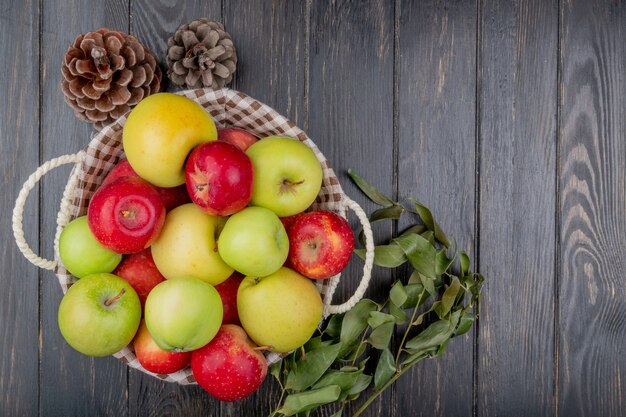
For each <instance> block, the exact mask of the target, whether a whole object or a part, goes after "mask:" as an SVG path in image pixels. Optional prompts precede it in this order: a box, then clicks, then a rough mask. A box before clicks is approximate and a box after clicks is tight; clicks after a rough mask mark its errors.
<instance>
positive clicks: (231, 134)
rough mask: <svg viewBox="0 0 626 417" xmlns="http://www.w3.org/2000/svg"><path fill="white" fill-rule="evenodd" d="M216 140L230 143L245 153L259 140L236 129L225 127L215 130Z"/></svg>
mask: <svg viewBox="0 0 626 417" xmlns="http://www.w3.org/2000/svg"><path fill="white" fill-rule="evenodd" d="M217 140H221V141H224V142H228V143H232V144H233V145H236V146H237V147H239V148H240V149H241V150H242V151H244V152H245V151H246V149H248V148H249V147H250V146H251V145H252V144H253V143H254V142H256V141H257V140H259V138H257V137H256V136H254V135H253V134H251V133H248V132H246V131H245V130H243V129H239V128H238V127H227V128H224V129H217Z"/></svg>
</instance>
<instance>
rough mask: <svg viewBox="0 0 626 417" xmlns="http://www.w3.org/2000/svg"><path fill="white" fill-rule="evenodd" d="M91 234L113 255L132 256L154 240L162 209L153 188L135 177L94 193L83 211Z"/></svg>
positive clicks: (115, 182) (161, 217)
mask: <svg viewBox="0 0 626 417" xmlns="http://www.w3.org/2000/svg"><path fill="white" fill-rule="evenodd" d="M87 220H88V222H89V228H90V229H91V231H92V233H93V234H94V236H95V237H96V239H97V240H98V242H100V243H101V244H102V245H103V246H104V247H107V248H109V249H111V250H112V251H114V252H117V253H123V254H129V253H136V252H139V251H141V250H142V249H145V248H147V247H148V246H150V244H152V242H153V241H154V240H155V239H156V238H157V236H158V235H159V233H160V232H161V228H162V227H163V223H164V221H165V207H164V206H163V202H162V201H161V198H160V197H159V194H158V193H157V192H156V191H155V190H154V188H153V187H152V186H151V185H150V184H148V183H147V182H145V181H144V180H142V179H141V178H136V177H123V178H118V179H116V180H115V181H111V182H110V183H109V184H106V185H105V186H103V187H100V188H98V190H97V191H96V192H95V193H94V195H93V197H92V198H91V201H90V203H89V207H88V209H87Z"/></svg>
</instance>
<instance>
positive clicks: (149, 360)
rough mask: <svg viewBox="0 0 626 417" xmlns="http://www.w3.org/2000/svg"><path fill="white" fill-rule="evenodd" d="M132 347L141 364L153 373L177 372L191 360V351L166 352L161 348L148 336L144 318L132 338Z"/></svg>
mask: <svg viewBox="0 0 626 417" xmlns="http://www.w3.org/2000/svg"><path fill="white" fill-rule="evenodd" d="M133 347H134V349H135V355H136V356H137V359H138V360H139V363H140V364H141V366H143V367H144V369H146V370H147V371H150V372H154V373H155V374H171V373H172V372H178V371H180V370H181V369H184V368H186V367H187V366H189V363H190V361H191V352H168V351H166V350H163V349H161V348H160V347H159V345H157V344H156V342H155V341H154V339H153V338H152V336H150V332H149V331H148V327H147V326H146V322H145V321H144V320H142V321H141V324H140V325H139V330H137V334H136V335H135V338H134V339H133Z"/></svg>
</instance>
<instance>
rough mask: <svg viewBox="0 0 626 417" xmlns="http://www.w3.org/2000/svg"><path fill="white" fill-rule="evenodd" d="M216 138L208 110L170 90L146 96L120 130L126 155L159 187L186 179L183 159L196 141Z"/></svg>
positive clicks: (137, 170)
mask: <svg viewBox="0 0 626 417" xmlns="http://www.w3.org/2000/svg"><path fill="white" fill-rule="evenodd" d="M216 139H217V128H216V127H215V123H214V122H213V119H212V118H211V116H210V115H209V113H208V112H207V111H206V110H204V108H202V106H200V105H199V104H198V103H196V102H195V101H193V100H191V99H188V98H186V97H183V96H179V95H177V94H172V93H158V94H153V95H151V96H148V97H146V98H145V99H143V100H141V101H140V102H139V104H138V105H137V106H136V107H135V108H134V109H133V110H132V111H131V112H130V114H129V115H128V120H126V124H125V125H124V130H123V132H122V142H123V146H124V152H125V153H126V158H127V159H128V162H129V163H130V165H131V167H132V168H133V169H134V170H135V172H137V174H138V175H139V176H140V177H141V178H143V179H144V180H146V181H148V182H150V183H152V184H154V185H157V186H159V187H175V186H177V185H181V184H184V183H185V171H184V170H185V159H186V158H187V155H189V153H190V152H191V150H192V149H193V148H195V147H196V146H197V145H199V144H201V143H204V142H210V141H212V140H216Z"/></svg>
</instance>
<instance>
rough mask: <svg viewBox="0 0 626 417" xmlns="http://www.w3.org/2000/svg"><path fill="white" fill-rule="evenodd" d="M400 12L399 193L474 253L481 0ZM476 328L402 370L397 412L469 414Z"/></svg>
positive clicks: (417, 5) (416, 5)
mask: <svg viewBox="0 0 626 417" xmlns="http://www.w3.org/2000/svg"><path fill="white" fill-rule="evenodd" d="M399 13H400V28H399V30H400V31H399V57H398V65H399V88H398V124H399V128H398V189H399V194H400V197H415V198H417V199H418V200H420V201H421V202H422V203H423V204H425V205H427V206H429V207H430V209H431V210H432V212H433V215H434V216H435V217H436V218H437V219H438V220H439V223H440V225H441V226H442V228H444V230H445V231H446V233H447V234H448V236H450V237H454V238H455V239H456V241H457V243H458V246H459V248H463V249H464V250H466V251H467V252H468V254H469V255H470V257H472V259H473V256H474V251H473V246H474V237H475V225H474V223H475V217H474V207H475V204H474V194H475V192H474V185H475V175H474V173H475V140H474V139H475V117H476V101H475V96H476V83H475V80H476V39H477V37H476V30H477V27H476V4H474V3H468V2H466V3H463V2H461V3H459V2H453V1H443V2H441V1H423V2H412V1H403V2H401V5H400V10H399ZM413 220H414V219H413ZM408 225H409V221H408V219H407V220H406V221H403V222H401V225H400V227H401V228H403V227H406V226H408ZM473 335H474V334H473V332H471V333H469V334H468V335H466V336H465V337H463V339H455V340H453V341H452V342H451V343H450V345H449V346H448V349H447V351H446V354H445V355H444V356H443V357H441V358H438V359H436V360H433V361H426V362H423V363H422V364H419V365H417V366H415V368H414V369H413V370H412V371H411V372H409V373H407V374H406V375H405V376H403V378H402V379H401V380H400V381H399V384H398V388H397V398H401V399H402V400H401V401H398V402H397V407H398V408H397V409H398V415H399V416H408V415H445V416H467V415H471V413H472V382H473V374H472V371H473V348H472V347H473V343H474V337H473Z"/></svg>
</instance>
